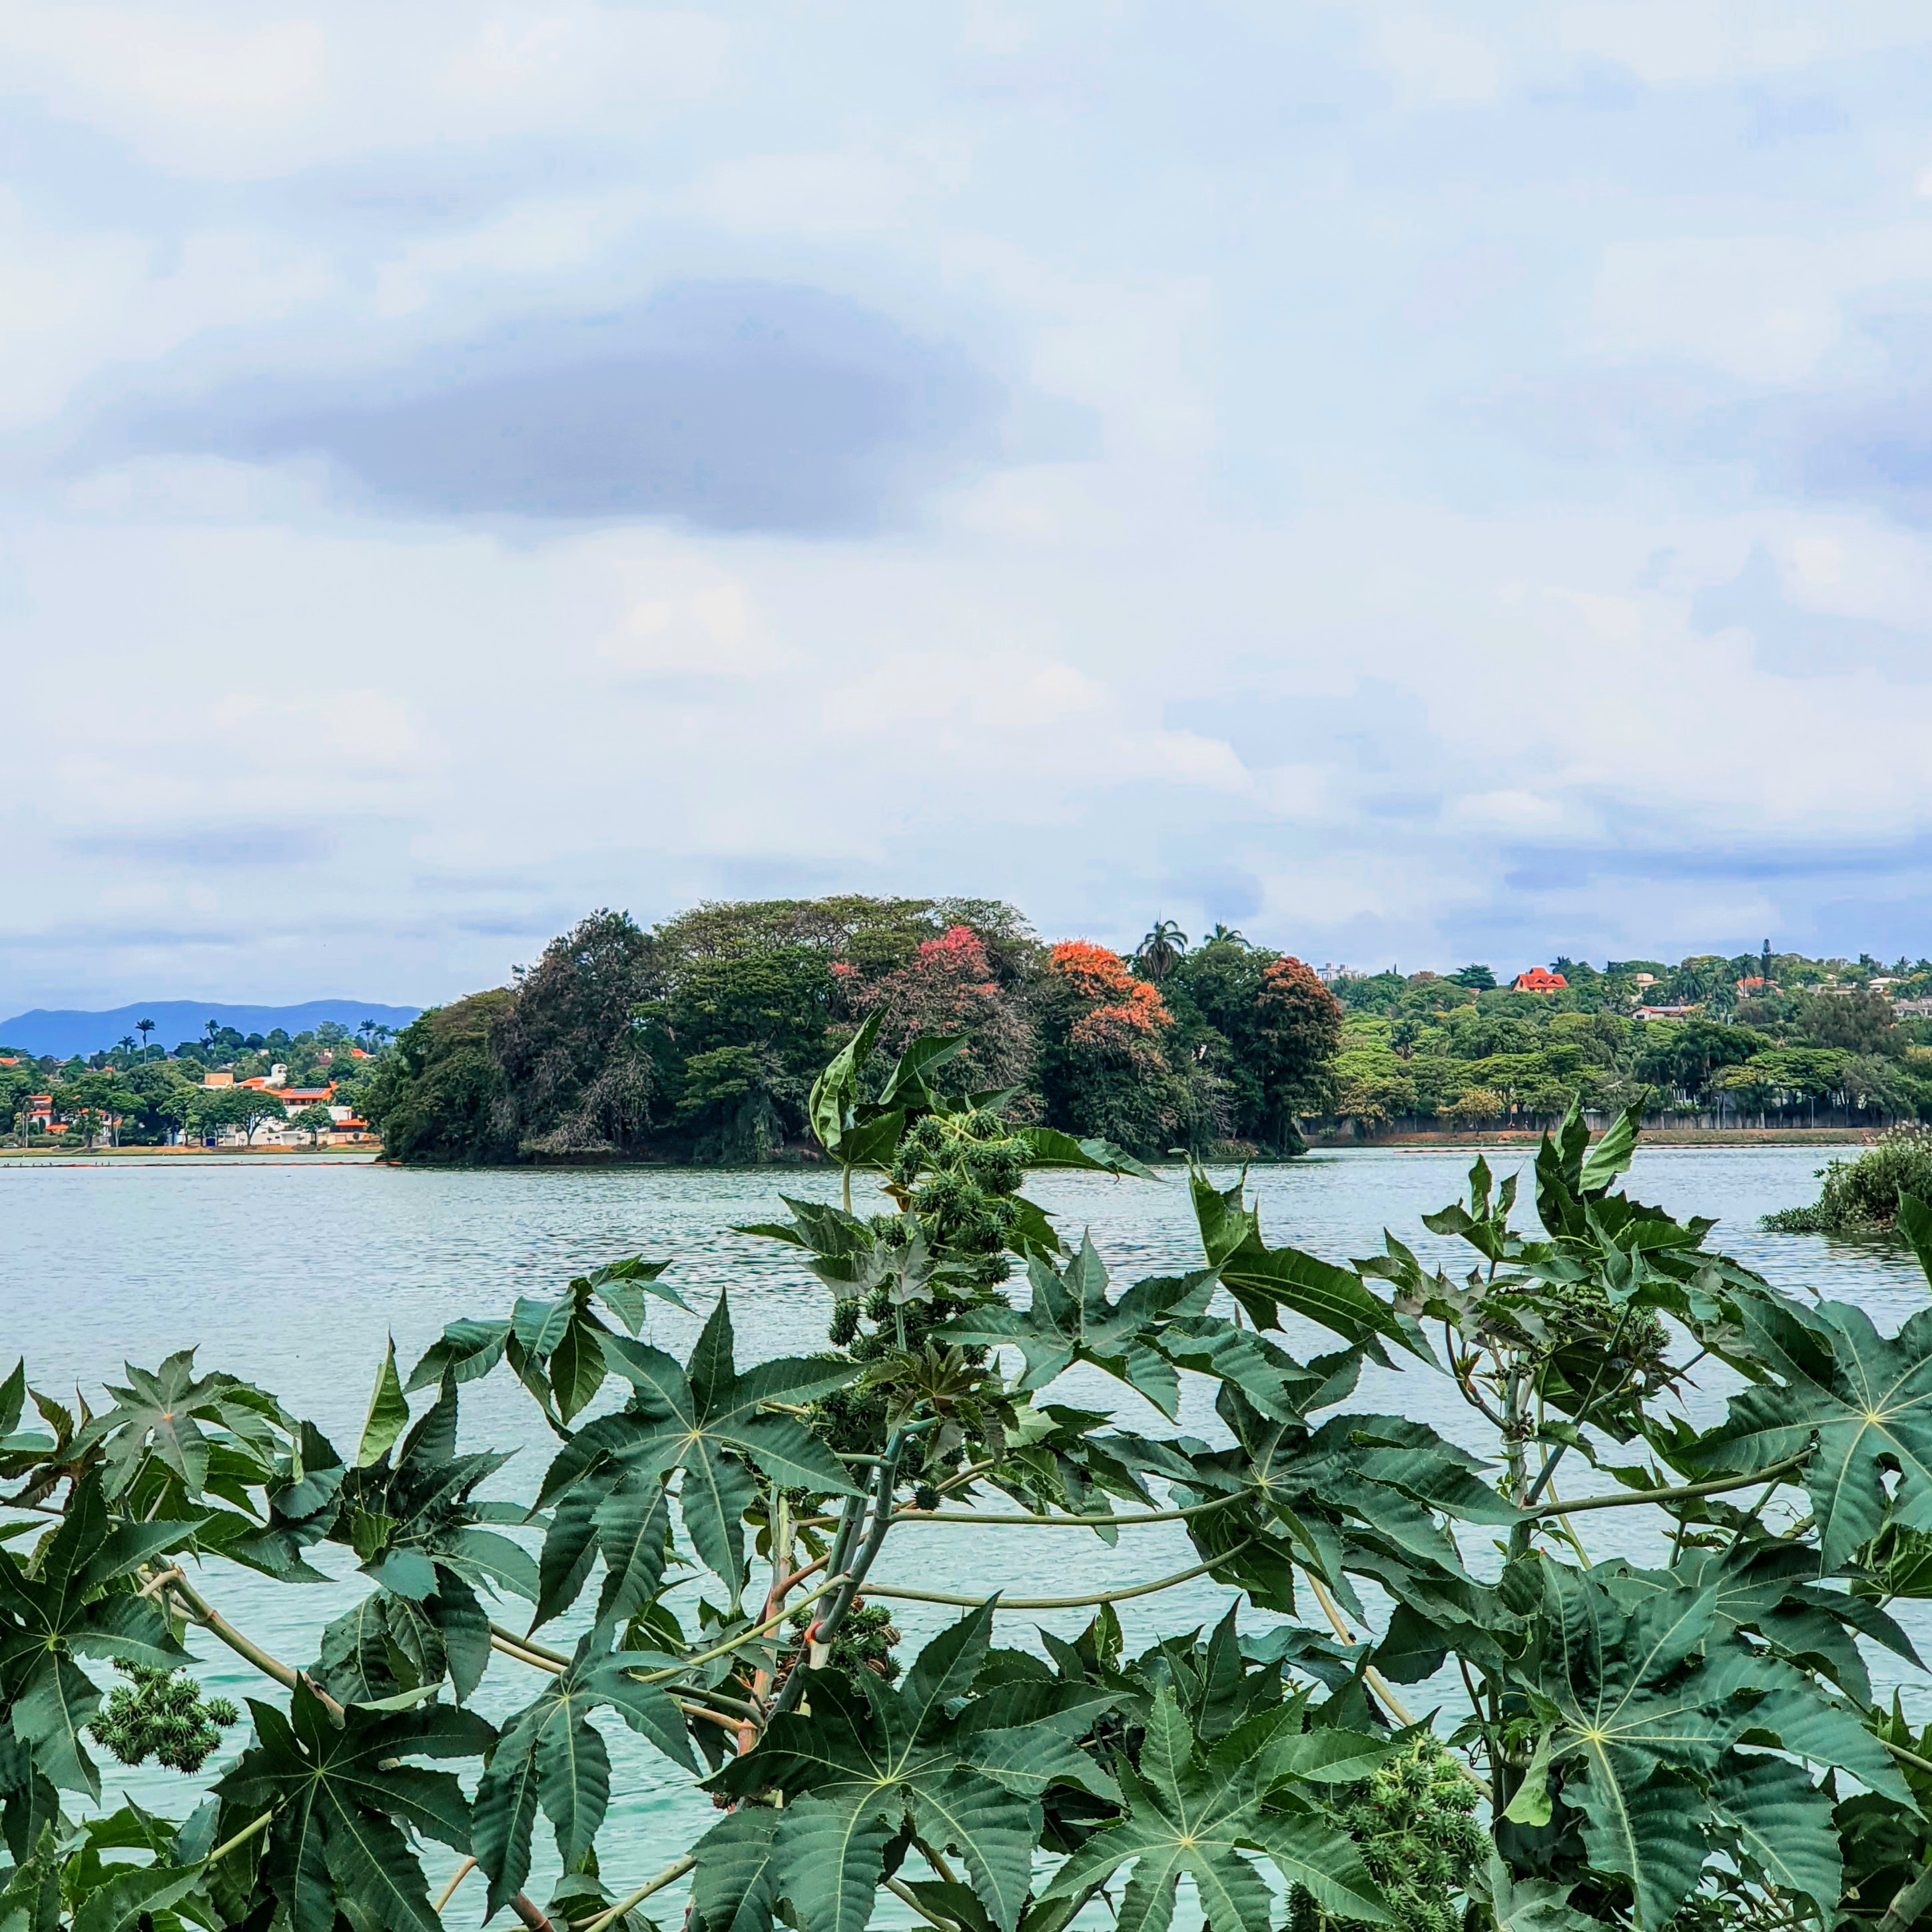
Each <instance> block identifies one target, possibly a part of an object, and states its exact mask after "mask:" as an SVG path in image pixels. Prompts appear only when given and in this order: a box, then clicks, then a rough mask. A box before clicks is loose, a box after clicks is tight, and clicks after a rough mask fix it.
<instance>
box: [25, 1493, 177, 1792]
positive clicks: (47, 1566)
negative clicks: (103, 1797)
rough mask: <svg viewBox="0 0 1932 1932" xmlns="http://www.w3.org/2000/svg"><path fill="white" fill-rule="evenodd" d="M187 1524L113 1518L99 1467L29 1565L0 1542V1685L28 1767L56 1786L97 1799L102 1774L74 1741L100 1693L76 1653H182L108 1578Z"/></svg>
mask: <svg viewBox="0 0 1932 1932" xmlns="http://www.w3.org/2000/svg"><path fill="white" fill-rule="evenodd" d="M195 1528H196V1525H195V1524H194V1523H130V1524H120V1525H115V1526H111V1527H110V1520H109V1517H108V1512H107V1499H106V1498H105V1496H104V1494H103V1493H102V1484H101V1475H100V1472H99V1471H98V1470H95V1471H91V1472H89V1474H88V1475H87V1476H86V1478H84V1479H83V1481H82V1482H81V1483H80V1486H79V1487H78V1488H77V1490H75V1491H74V1495H73V1496H72V1497H71V1499H69V1502H68V1508H67V1514H66V1515H65V1517H64V1518H63V1520H62V1522H61V1523H60V1524H59V1525H58V1527H57V1528H56V1529H55V1530H54V1531H53V1532H52V1534H51V1535H49V1537H48V1538H46V1541H45V1542H44V1543H43V1544H42V1545H41V1547H40V1551H39V1553H38V1560H37V1565H36V1568H35V1571H34V1574H31V1575H29V1574H28V1572H27V1571H26V1568H24V1566H23V1565H22V1564H21V1562H20V1559H18V1558H17V1557H16V1556H13V1554H12V1553H10V1552H8V1551H5V1550H0V1691H4V1692H5V1695H6V1697H7V1698H9V1699H10V1700H12V1703H13V1712H12V1722H13V1736H14V1737H15V1738H16V1739H17V1740H18V1741H19V1742H20V1743H21V1744H22V1745H24V1746H26V1748H27V1751H28V1753H29V1754H30V1755H31V1758H32V1760H33V1763H34V1769H36V1770H37V1772H39V1773H40V1775H41V1776H43V1778H46V1780H47V1781H49V1783H51V1784H53V1785H55V1786H56V1787H58V1788H60V1789H62V1790H69V1791H85V1792H86V1793H89V1796H94V1797H98V1796H100V1791H101V1784H100V1779H99V1778H98V1775H97V1774H96V1772H95V1768H94V1763H93V1760H92V1759H91V1758H90V1757H89V1755H88V1754H87V1752H86V1749H85V1748H83V1745H82V1743H81V1732H82V1727H83V1726H84V1725H85V1724H86V1723H87V1721H88V1720H89V1718H92V1716H93V1715H94V1714H95V1711H96V1710H97V1709H98V1708H99V1706H100V1703H101V1692H100V1690H99V1688H98V1686H97V1685H95V1682H94V1681H93V1680H92V1679H91V1678H90V1677H89V1676H88V1675H87V1673H86V1672H85V1671H84V1670H82V1669H81V1668H80V1666H79V1664H77V1663H76V1662H75V1661H74V1660H75V1659H76V1658H77V1657H98V1658H113V1659H114V1660H115V1661H124V1662H126V1663H129V1664H149V1665H153V1666H154V1667H158V1668H160V1669H163V1670H170V1669H172V1668H173V1667H175V1665H177V1664H183V1663H185V1662H186V1661H187V1652H186V1651H184V1649H182V1648H181V1646H180V1645H179V1644H178V1643H176V1642H175V1638H174V1637H173V1635H172V1632H171V1631H169V1628H168V1622H167V1619H166V1616H164V1615H163V1613H162V1612H161V1610H160V1607H158V1606H157V1604H154V1603H152V1602H150V1601H146V1600H145V1599H143V1598H139V1597H137V1596H136V1595H133V1594H131V1593H130V1592H127V1591H125V1590H120V1591H107V1592H106V1593H105V1594H103V1592H104V1588H105V1586H107V1585H110V1584H111V1583H114V1582H115V1580H117V1579H118V1578H120V1577H125V1576H127V1575H128V1574H130V1572H132V1571H134V1570H136V1569H138V1568H139V1566H140V1565H142V1564H143V1563H145V1562H147V1561H148V1559H149V1558H150V1557H152V1556H158V1555H160V1553H163V1552H164V1551H166V1550H170V1549H178V1548H179V1547H181V1545H182V1544H184V1543H186V1542H187V1541H189V1539H190V1538H191V1537H192V1535H193V1532H194V1530H195Z"/></svg>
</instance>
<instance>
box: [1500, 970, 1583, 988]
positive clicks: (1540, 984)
mask: <svg viewBox="0 0 1932 1932" xmlns="http://www.w3.org/2000/svg"><path fill="white" fill-rule="evenodd" d="M1569 984H1570V982H1569V981H1568V980H1566V979H1565V978H1564V977H1563V975H1562V974H1561V973H1552V972H1551V971H1549V970H1548V969H1547V968H1545V967H1542V966H1532V968H1530V969H1529V971H1528V972H1527V973H1519V974H1517V976H1516V977H1515V978H1514V980H1511V982H1510V990H1511V992H1517V993H1560V992H1563V991H1564V989H1565V988H1566V987H1568V985H1569Z"/></svg>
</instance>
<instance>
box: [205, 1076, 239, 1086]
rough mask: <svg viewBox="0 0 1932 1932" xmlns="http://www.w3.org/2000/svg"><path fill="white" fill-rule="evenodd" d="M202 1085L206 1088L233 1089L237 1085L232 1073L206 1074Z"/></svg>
mask: <svg viewBox="0 0 1932 1932" xmlns="http://www.w3.org/2000/svg"><path fill="white" fill-rule="evenodd" d="M201 1084H202V1085H203V1086H204V1087H232V1086H233V1085H235V1076H234V1075H233V1074H232V1073H204V1074H203V1075H202V1076H201Z"/></svg>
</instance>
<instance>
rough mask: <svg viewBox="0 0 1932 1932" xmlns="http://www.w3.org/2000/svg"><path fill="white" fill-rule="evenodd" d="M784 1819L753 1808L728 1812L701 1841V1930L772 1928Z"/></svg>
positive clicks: (696, 1893)
mask: <svg viewBox="0 0 1932 1932" xmlns="http://www.w3.org/2000/svg"><path fill="white" fill-rule="evenodd" d="M782 1817H784V1813H782V1812H781V1811H774V1810H772V1808H771V1807H770V1806H769V1805H747V1806H745V1808H744V1809H743V1810H742V1811H733V1812H730V1813H727V1814H726V1816H725V1817H724V1818H723V1819H722V1820H721V1821H720V1822H719V1823H717V1824H716V1825H714V1826H712V1828H711V1829H710V1830H709V1832H706V1834H705V1835H704V1836H703V1838H701V1839H700V1840H699V1841H698V1843H697V1847H696V1855H697V1870H696V1872H695V1873H693V1875H692V1877H691V1913H692V1915H693V1917H694V1918H695V1919H696V1921H697V1929H698V1932H763V1928H764V1927H766V1926H768V1925H769V1924H771V1922H772V1906H773V1905H774V1904H775V1903H776V1902H777V1889H776V1888H777V1883H778V1861H777V1858H776V1857H775V1855H774V1852H773V1849H772V1838H773V1837H774V1836H775V1834H776V1832H777V1831H778V1821H779V1820H781V1818H782Z"/></svg>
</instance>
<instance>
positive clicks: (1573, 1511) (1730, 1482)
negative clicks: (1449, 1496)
mask: <svg viewBox="0 0 1932 1932" xmlns="http://www.w3.org/2000/svg"><path fill="white" fill-rule="evenodd" d="M1810 1457H1811V1447H1810V1445H1806V1446H1805V1448H1802V1449H1801V1450H1800V1451H1799V1452H1798V1454H1796V1455H1795V1456H1787V1457H1785V1459H1784V1461H1783V1462H1781V1463H1768V1464H1767V1465H1766V1466H1765V1467H1764V1468H1763V1469H1754V1470H1753V1471H1752V1472H1751V1474H1750V1475H1748V1476H1718V1477H1714V1478H1712V1480H1711V1481H1709V1482H1708V1483H1687V1484H1684V1485H1683V1486H1682V1487H1679V1488H1676V1489H1669V1490H1624V1491H1622V1493H1619V1494H1617V1495H1614V1496H1583V1497H1580V1498H1579V1499H1577V1501H1576V1502H1574V1503H1560V1502H1559V1503H1539V1504H1538V1505H1537V1506H1536V1507H1535V1508H1534V1509H1526V1510H1525V1511H1523V1514H1524V1515H1525V1516H1575V1515H1577V1514H1579V1513H1580V1511H1584V1510H1600V1509H1629V1508H1633V1507H1634V1505H1637V1504H1638V1503H1687V1502H1695V1501H1696V1500H1697V1498H1698V1497H1700V1496H1722V1495H1723V1494H1724V1492H1725V1491H1726V1490H1748V1489H1749V1488H1750V1487H1751V1485H1752V1484H1754V1483H1761V1482H1763V1481H1764V1480H1765V1479H1766V1478H1767V1477H1772V1478H1776V1477H1780V1476H1784V1475H1788V1474H1789V1473H1790V1472H1791V1471H1792V1470H1793V1469H1796V1468H1798V1467H1799V1465H1800V1464H1802V1463H1805V1462H1807V1461H1808V1460H1810Z"/></svg>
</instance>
